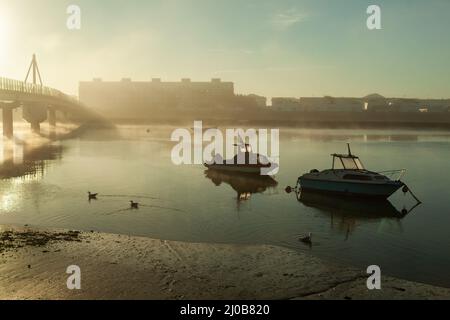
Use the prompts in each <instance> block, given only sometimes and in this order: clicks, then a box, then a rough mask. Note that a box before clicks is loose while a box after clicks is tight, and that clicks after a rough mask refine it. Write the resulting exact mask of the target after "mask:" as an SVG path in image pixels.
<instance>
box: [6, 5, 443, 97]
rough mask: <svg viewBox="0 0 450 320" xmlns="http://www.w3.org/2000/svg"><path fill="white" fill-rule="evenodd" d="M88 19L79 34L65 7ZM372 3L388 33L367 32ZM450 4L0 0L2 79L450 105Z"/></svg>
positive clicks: (69, 86)
mask: <svg viewBox="0 0 450 320" xmlns="http://www.w3.org/2000/svg"><path fill="white" fill-rule="evenodd" d="M70 4H76V5H79V6H80V7H81V10H82V27H81V30H80V31H69V30H68V29H67V28H66V19H67V17H68V15H67V14H66V9H67V7H68V5H70ZM370 4H378V5H380V6H381V8H382V28H383V29H382V30H375V31H370V30H368V29H367V27H366V19H367V17H368V15H367V14H366V9H367V7H368V5H370ZM449 15H450V1H449V0H431V1H422V0H371V1H366V0H342V1H332V0H309V1H306V0H305V1H303V0H296V1H293V0H292V1H288V0H281V1H280V0H271V1H266V0H142V1H138V0H127V1H125V0H123V1H118V0H103V1H101V0H100V1H92V0H81V1H75V0H74V1H63V0H26V1H24V0H14V1H13V0H0V76H3V77H10V78H16V79H23V78H24V76H25V73H26V69H27V67H28V63H29V60H30V58H31V55H32V54H33V53H34V52H35V53H36V54H37V56H38V61H39V63H40V68H41V73H42V76H43V80H44V82H45V84H46V85H49V86H53V87H55V88H58V89H61V90H63V91H65V92H67V93H71V94H73V93H77V91H78V81H79V80H90V79H92V78H93V77H101V78H103V79H105V80H120V79H121V78H123V77H131V78H133V79H135V80H149V79H151V78H152V77H160V78H162V79H163V80H172V81H174V80H179V79H181V78H184V77H190V78H192V79H193V80H209V79H210V78H213V77H220V78H222V79H224V80H228V81H233V82H235V87H236V91H237V92H238V93H257V94H262V95H266V96H269V97H273V96H294V97H299V96H312V95H314V96H323V95H334V96H363V95H366V94H369V93H373V92H378V93H380V94H383V95H386V96H399V97H402V96H408V97H436V98H441V97H446V98H448V97H450V19H449V18H448V17H449Z"/></svg>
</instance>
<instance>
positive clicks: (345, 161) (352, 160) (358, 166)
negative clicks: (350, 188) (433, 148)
mask: <svg viewBox="0 0 450 320" xmlns="http://www.w3.org/2000/svg"><path fill="white" fill-rule="evenodd" d="M337 157H338V158H339V159H340V160H341V162H342V166H343V167H344V169H347V170H364V166H363V164H362V162H361V160H359V158H357V157H352V156H350V157H346V156H337Z"/></svg>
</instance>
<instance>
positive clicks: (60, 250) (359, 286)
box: [0, 226, 450, 300]
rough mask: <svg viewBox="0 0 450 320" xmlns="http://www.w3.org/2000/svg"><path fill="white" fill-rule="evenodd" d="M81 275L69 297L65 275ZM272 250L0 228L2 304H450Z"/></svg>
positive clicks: (420, 287)
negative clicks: (373, 285)
mask: <svg viewBox="0 0 450 320" xmlns="http://www.w3.org/2000/svg"><path fill="white" fill-rule="evenodd" d="M71 265H76V266H79V267H80V270H81V289H80V290H69V289H68V288H67V279H68V278H69V276H70V275H69V274H67V273H66V270H67V268H68V267H69V266H71ZM367 277H368V275H367V274H366V273H365V272H364V271H363V270H358V269H356V268H352V267H347V266H343V265H339V264H336V263H333V262H330V261H326V260H322V259H318V258H316V257H313V256H311V255H309V254H302V253H299V252H295V251H292V250H289V249H285V248H281V247H275V246H266V245H228V244H201V243H185V242H174V241H164V240H156V239H150V238H145V237H135V236H127V235H118V234H104V233H96V232H80V231H68V230H56V229H37V228H30V227H14V226H2V227H0V299H181V300H185V299H186V300H191V299H192V300H197V299H216V300H217V299H219V300H221V299H244V300H253V299H450V289H448V288H440V287H435V286H431V285H426V284H420V283H415V282H410V281H405V280H400V279H395V278H392V277H387V276H382V289H381V290H368V289H367V286H366V280H367Z"/></svg>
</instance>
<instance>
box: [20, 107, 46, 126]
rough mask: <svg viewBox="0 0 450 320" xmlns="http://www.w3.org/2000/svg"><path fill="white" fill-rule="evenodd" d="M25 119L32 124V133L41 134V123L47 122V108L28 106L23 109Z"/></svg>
mask: <svg viewBox="0 0 450 320" xmlns="http://www.w3.org/2000/svg"><path fill="white" fill-rule="evenodd" d="M23 118H24V119H25V120H26V121H28V122H29V123H30V124H31V131H33V132H34V133H39V132H40V129H41V122H44V121H45V120H47V107H46V106H43V105H41V104H28V105H26V106H24V107H23Z"/></svg>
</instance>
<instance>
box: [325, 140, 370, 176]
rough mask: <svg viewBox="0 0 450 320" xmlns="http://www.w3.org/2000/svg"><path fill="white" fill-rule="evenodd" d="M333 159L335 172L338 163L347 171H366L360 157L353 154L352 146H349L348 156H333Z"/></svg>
mask: <svg viewBox="0 0 450 320" xmlns="http://www.w3.org/2000/svg"><path fill="white" fill-rule="evenodd" d="M331 156H332V157H333V166H332V168H333V170H335V167H336V162H337V163H338V164H339V163H340V164H342V167H343V168H344V169H346V170H366V169H365V168H364V165H363V164H362V162H361V160H360V159H359V157H357V156H355V155H353V154H352V152H351V150H350V145H348V154H336V153H334V154H332V155H331Z"/></svg>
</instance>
